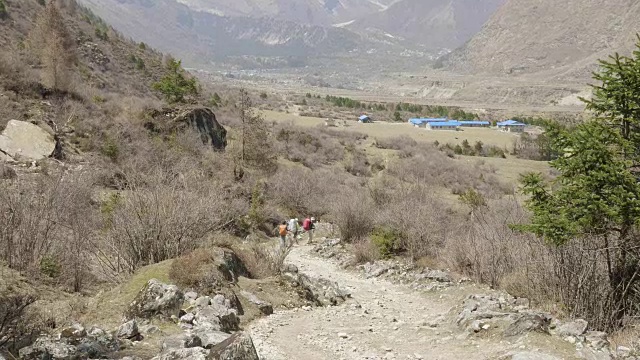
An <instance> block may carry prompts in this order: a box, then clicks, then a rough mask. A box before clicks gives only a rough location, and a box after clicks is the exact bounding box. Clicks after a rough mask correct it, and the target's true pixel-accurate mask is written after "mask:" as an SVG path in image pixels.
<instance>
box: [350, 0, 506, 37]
mask: <svg viewBox="0 0 640 360" xmlns="http://www.w3.org/2000/svg"><path fill="white" fill-rule="evenodd" d="M502 4H504V0H486V1H477V0H448V1H441V0H404V1H400V2H397V3H395V4H393V5H391V6H389V7H388V8H386V9H384V10H382V11H379V12H376V13H373V14H371V15H368V16H361V17H359V18H358V19H357V20H356V21H354V22H353V23H352V24H350V25H348V28H349V29H351V30H353V31H356V32H360V33H380V32H382V33H384V34H388V36H392V37H395V38H399V39H403V40H406V41H407V42H409V43H413V44H419V45H421V46H424V47H426V48H427V49H454V48H456V47H458V46H461V45H462V44H464V43H465V42H466V41H467V40H469V39H470V38H471V37H472V36H473V35H475V34H476V33H477V32H478V31H480V29H481V28H482V26H483V25H484V23H485V22H486V21H487V20H488V19H489V18H490V17H491V15H493V13H494V12H495V11H496V10H497V9H498V7H500V6H501V5H502Z"/></svg>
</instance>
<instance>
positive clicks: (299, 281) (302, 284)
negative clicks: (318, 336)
mask: <svg viewBox="0 0 640 360" xmlns="http://www.w3.org/2000/svg"><path fill="white" fill-rule="evenodd" d="M296 270H297V269H296ZM282 275H283V278H284V279H285V280H287V281H289V282H290V283H291V284H292V285H293V286H295V287H299V288H300V289H301V290H302V291H301V292H302V294H301V295H302V296H303V297H304V298H306V299H307V300H309V301H311V302H313V303H315V304H316V305H318V306H332V305H339V304H342V303H343V302H345V301H346V300H347V299H348V298H349V297H351V295H350V294H349V292H347V291H345V290H342V289H340V286H338V283H336V282H333V281H329V280H327V279H323V278H314V277H310V276H307V275H305V274H303V273H299V272H285V273H283V274H282Z"/></svg>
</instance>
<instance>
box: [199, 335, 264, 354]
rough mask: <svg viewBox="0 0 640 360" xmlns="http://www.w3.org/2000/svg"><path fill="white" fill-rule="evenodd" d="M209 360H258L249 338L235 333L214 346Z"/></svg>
mask: <svg viewBox="0 0 640 360" xmlns="http://www.w3.org/2000/svg"><path fill="white" fill-rule="evenodd" d="M209 359H211V360H260V358H259V357H258V353H257V352H256V348H255V347H254V346H253V340H252V339H251V336H249V335H248V334H244V333H235V334H233V335H232V336H231V337H229V338H228V339H227V340H225V341H223V342H221V343H220V344H218V345H216V346H214V347H213V348H212V349H211V353H210V354H209Z"/></svg>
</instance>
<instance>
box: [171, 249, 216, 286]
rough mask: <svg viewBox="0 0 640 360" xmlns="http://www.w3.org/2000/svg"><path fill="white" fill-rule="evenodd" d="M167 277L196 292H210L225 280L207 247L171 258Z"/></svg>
mask: <svg viewBox="0 0 640 360" xmlns="http://www.w3.org/2000/svg"><path fill="white" fill-rule="evenodd" d="M169 278H170V279H171V281H173V282H175V283H176V285H179V286H181V287H185V288H191V289H194V290H196V291H197V292H198V293H203V294H207V293H211V291H212V290H215V289H219V288H220V287H221V286H222V284H223V283H224V281H225V278H224V276H222V274H221V273H220V271H219V270H218V268H217V266H216V264H215V257H214V255H213V254H212V253H211V251H210V250H208V249H202V248H200V249H197V250H194V251H192V252H190V253H188V254H186V255H183V256H180V257H178V258H176V259H175V260H173V262H172V263H171V268H170V269H169Z"/></svg>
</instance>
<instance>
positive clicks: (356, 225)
mask: <svg viewBox="0 0 640 360" xmlns="http://www.w3.org/2000/svg"><path fill="white" fill-rule="evenodd" d="M333 217H334V218H335V223H336V225H337V226H338V229H339V230H340V237H341V238H342V240H343V241H358V240H362V239H365V238H366V237H367V236H368V235H369V233H370V232H371V230H373V228H374V226H375V219H374V206H373V202H372V201H371V200H370V198H369V197H368V196H367V194H366V192H363V191H354V190H352V191H351V192H349V193H343V194H342V196H340V198H339V199H337V200H336V202H335V204H334V210H333Z"/></svg>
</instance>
